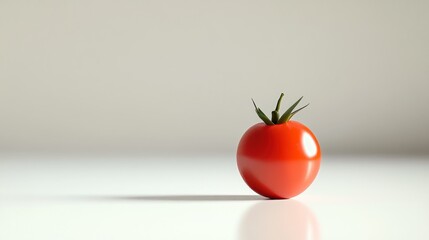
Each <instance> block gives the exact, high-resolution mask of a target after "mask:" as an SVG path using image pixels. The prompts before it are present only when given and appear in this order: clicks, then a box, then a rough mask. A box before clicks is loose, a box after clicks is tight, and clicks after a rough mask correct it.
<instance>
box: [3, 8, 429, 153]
mask: <svg viewBox="0 0 429 240" xmlns="http://www.w3.org/2000/svg"><path fill="white" fill-rule="evenodd" d="M428 13H429V1H405V0H404V1H332V0H331V1H284V0H281V1H253V0H251V1H244V0H241V1H240V0H220V1H197V0H193V1H176V0H167V1H144V0H143V1H132V0H124V1H101V0H100V1H97V0H85V1H83V0H78V1H54V0H47V1H19V0H10V1H6V0H2V1H0V151H4V152H5V151H77V152H79V151H119V152H134V151H136V152H232V151H234V150H235V148H236V145H237V143H238V141H239V139H240V137H241V135H242V134H243V133H244V131H245V130H246V129H247V128H248V127H250V126H251V125H253V124H254V123H256V122H258V121H259V119H258V117H257V116H256V114H255V112H254V109H253V105H252V103H251V101H250V98H251V97H253V98H254V99H255V101H256V103H257V104H258V105H259V106H260V107H261V108H262V109H263V110H264V111H265V112H266V113H267V114H269V113H270V112H271V110H273V108H274V106H275V103H276V100H277V98H278V96H279V94H280V93H281V92H285V93H286V97H285V100H286V101H285V103H284V104H283V110H284V109H285V108H286V105H290V104H292V103H293V102H294V101H296V100H297V99H298V98H299V97H300V96H301V95H303V96H304V99H303V101H302V103H303V104H304V103H307V102H310V106H309V107H308V108H307V109H305V110H303V111H302V112H300V113H299V114H297V115H296V116H295V117H294V119H295V120H298V121H301V122H302V123H304V124H306V125H307V126H309V127H310V128H311V129H312V130H313V132H314V133H315V134H316V135H317V136H318V138H319V141H320V143H321V145H322V149H323V151H324V152H326V153H364V154H365V153H367V154H371V153H393V154H398V153H404V154H409V153H416V154H428V153H429V126H428V125H429V111H428V110H429V107H428V104H429V94H428V89H429V14H428Z"/></svg>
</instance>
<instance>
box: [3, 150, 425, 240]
mask: <svg viewBox="0 0 429 240" xmlns="http://www.w3.org/2000/svg"><path fill="white" fill-rule="evenodd" d="M428 183H429V158H424V157H420V158H417V157H394V158H392V157H368V156H361V157H359V156H355V157H347V156H343V157H341V156H336V157H329V156H325V157H324V158H323V162H322V167H321V171H320V172H319V175H318V177H317V179H316V180H315V182H314V183H313V185H312V186H311V187H310V188H309V189H307V191H306V192H304V193H303V194H301V195H300V196H298V197H296V198H294V199H291V200H265V199H263V198H261V197H259V196H257V195H255V194H254V193H253V192H252V191H251V190H250V189H249V188H248V187H247V186H246V185H245V184H244V182H243V181H242V179H241V177H240V176H239V174H238V171H237V169H236V165H235V159H234V157H233V156H225V157H215V156H200V157H184V156H182V157H171V156H170V157H108V158H106V157H82V156H74V157H72V156H57V157H54V156H50V157H41V156H38V157H34V156H30V155H26V156H23V155H22V156H16V155H15V156H13V155H9V156H6V155H2V156H1V157H0V239H2V240H3V239H4V240H14V239H31V240H35V239H41V240H50V239H52V240H58V239H80V240H82V239H91V240H94V239H103V240H105V239H121V240H122V239H139V240H141V239H187V240H190V239H306V240H309V239H330V240H331V239H401V240H402V239H427V238H428V237H429V227H428V223H429V187H428Z"/></svg>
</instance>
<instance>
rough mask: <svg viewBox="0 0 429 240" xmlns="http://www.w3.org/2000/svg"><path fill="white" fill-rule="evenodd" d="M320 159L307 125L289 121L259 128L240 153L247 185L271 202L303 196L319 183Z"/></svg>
mask: <svg viewBox="0 0 429 240" xmlns="http://www.w3.org/2000/svg"><path fill="white" fill-rule="evenodd" d="M280 99H281V98H280ZM298 102H299V101H298ZM278 105H279V104H278ZM294 105H295V106H296V104H294ZM255 107H256V106H255ZM293 107H294V106H293ZM256 108H257V107H256ZM258 109H259V108H257V111H258ZM276 109H277V108H276ZM259 110H260V109H259ZM292 110H293V109H292ZM261 112H262V111H261ZM289 113H291V111H289ZM258 115H259V113H258ZM288 119H290V117H288ZM264 122H265V121H264ZM320 159H321V152H320V147H319V143H318V141H317V139H316V137H315V136H314V134H313V133H312V132H311V131H310V129H308V128H307V127H306V126H304V125H303V124H301V123H299V122H296V121H289V120H287V121H286V122H278V121H276V123H271V124H267V122H265V123H258V124H255V125H254V126H252V127H251V128H249V129H248V130H247V131H246V132H245V133H244V135H243V137H242V138H241V140H240V143H239V145H238V150H237V165H238V169H239V171H240V174H241V176H242V177H243V179H244V181H245V182H246V183H247V185H249V187H250V188H251V189H253V190H254V191H255V192H257V193H258V194H260V195H262V196H265V197H268V198H291V197H294V196H296V195H298V194H300V193H301V192H303V191H304V190H305V189H306V188H307V187H308V186H310V184H311V183H312V182H313V180H314V179H315V177H316V175H317V173H318V171H319V167H320Z"/></svg>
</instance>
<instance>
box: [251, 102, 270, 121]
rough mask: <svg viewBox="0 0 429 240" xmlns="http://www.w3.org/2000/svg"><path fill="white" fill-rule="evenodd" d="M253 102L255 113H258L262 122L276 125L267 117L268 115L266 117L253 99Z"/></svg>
mask: <svg viewBox="0 0 429 240" xmlns="http://www.w3.org/2000/svg"><path fill="white" fill-rule="evenodd" d="M252 102H253V105H254V106H255V111H256V114H258V116H259V118H260V119H261V120H262V121H264V123H265V124H267V125H274V123H273V122H272V121H271V120H270V119H269V118H268V117H267V115H265V113H264V112H262V110H261V109H260V108H258V107H257V106H256V103H255V101H253V99H252Z"/></svg>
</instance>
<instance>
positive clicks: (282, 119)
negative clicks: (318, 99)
mask: <svg viewBox="0 0 429 240" xmlns="http://www.w3.org/2000/svg"><path fill="white" fill-rule="evenodd" d="M302 98H303V97H300V98H299V99H298V101H296V102H295V103H294V104H293V105H292V106H290V108H289V109H288V110H286V112H285V113H283V115H282V116H281V117H280V119H279V121H278V122H277V124H282V123H285V122H287V121H289V119H290V118H291V117H292V116H293V115H292V111H293V110H294V109H295V107H296V106H297V105H298V103H299V102H301V100H302ZM299 110H301V109H299ZM299 110H298V111H299Z"/></svg>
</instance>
